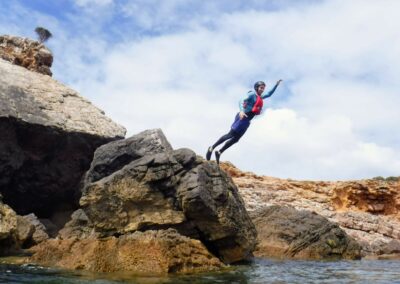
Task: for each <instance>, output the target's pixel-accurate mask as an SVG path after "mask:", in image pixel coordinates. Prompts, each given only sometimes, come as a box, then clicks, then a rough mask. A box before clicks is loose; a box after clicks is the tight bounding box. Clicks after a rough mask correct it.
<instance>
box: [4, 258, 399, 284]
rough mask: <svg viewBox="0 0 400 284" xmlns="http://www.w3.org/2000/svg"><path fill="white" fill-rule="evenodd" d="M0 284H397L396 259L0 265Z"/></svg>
mask: <svg viewBox="0 0 400 284" xmlns="http://www.w3.org/2000/svg"><path fill="white" fill-rule="evenodd" d="M0 283H54V284H55V283H98V284H100V283H102V284H103V283H107V284H108V283H146V284H156V283H177V284H179V283H190V284H197V283H199V284H203V283H302V284H305V283H363V284H366V283H400V260H360V261H294V260H272V259H271V260H270V259H255V260H254V261H252V262H251V263H247V264H242V265H235V266H231V267H230V268H229V269H227V270H226V271H223V272H216V273H203V274H196V275H186V276H169V277H150V276H149V277H135V276H134V275H129V274H126V273H125V274H124V273H107V274H106V273H88V272H82V271H78V272H77V271H65V270H60V269H54V268H44V267H40V266H35V265H11V264H0Z"/></svg>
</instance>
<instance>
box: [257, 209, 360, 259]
mask: <svg viewBox="0 0 400 284" xmlns="http://www.w3.org/2000/svg"><path fill="white" fill-rule="evenodd" d="M251 216H252V219H253V221H254V224H255V226H256V228H257V231H258V238H259V244H258V247H257V250H256V251H255V255H256V256H260V257H271V256H272V257H283V258H296V259H341V258H345V259H358V258H360V257H361V247H360V245H359V244H358V243H357V242H356V241H355V240H354V239H353V238H351V237H349V236H348V235H347V234H346V233H345V232H344V231H343V230H342V229H341V228H340V227H339V226H338V225H337V224H334V223H332V222H330V221H329V220H328V219H326V218H324V217H322V216H320V215H318V214H316V213H314V212H310V211H305V210H296V209H295V208H293V207H290V206H279V205H274V206H270V207H267V208H264V209H261V210H256V211H254V212H252V213H251Z"/></svg>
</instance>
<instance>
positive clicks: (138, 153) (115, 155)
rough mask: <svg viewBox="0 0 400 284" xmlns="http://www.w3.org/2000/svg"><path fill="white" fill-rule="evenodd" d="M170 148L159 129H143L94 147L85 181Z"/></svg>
mask: <svg viewBox="0 0 400 284" xmlns="http://www.w3.org/2000/svg"><path fill="white" fill-rule="evenodd" d="M172 150H173V149H172V146H171V145H170V144H169V142H168V140H167V138H166V137H165V136H164V133H163V132H162V131H161V129H150V130H145V131H142V132H140V133H138V134H136V135H134V136H132V137H130V138H128V139H125V140H118V141H113V142H110V143H107V144H105V145H102V146H100V147H99V148H97V149H96V152H95V153H94V157H93V160H92V163H91V165H90V169H89V170H88V172H87V174H86V180H85V183H86V184H88V183H91V182H95V181H97V180H99V179H102V178H104V177H106V176H108V175H110V174H112V173H113V172H115V171H117V170H119V169H121V168H122V167H123V166H125V165H127V164H129V163H130V162H131V161H133V160H136V159H139V158H141V157H143V156H145V155H148V154H156V153H162V152H166V151H172Z"/></svg>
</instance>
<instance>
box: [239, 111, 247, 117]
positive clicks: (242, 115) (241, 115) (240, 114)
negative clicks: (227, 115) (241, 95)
mask: <svg viewBox="0 0 400 284" xmlns="http://www.w3.org/2000/svg"><path fill="white" fill-rule="evenodd" d="M239 117H240V119H243V117H247V115H246V114H245V113H244V112H243V111H241V112H239Z"/></svg>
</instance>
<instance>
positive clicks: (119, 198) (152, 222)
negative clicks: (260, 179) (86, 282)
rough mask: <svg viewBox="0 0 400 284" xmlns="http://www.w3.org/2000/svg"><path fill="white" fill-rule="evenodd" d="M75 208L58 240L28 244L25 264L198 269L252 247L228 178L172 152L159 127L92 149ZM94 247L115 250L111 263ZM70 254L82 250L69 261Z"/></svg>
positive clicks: (252, 234)
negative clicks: (31, 254) (29, 254)
mask: <svg viewBox="0 0 400 284" xmlns="http://www.w3.org/2000/svg"><path fill="white" fill-rule="evenodd" d="M80 205H81V208H80V209H78V210H77V211H75V212H74V213H73V214H72V218H71V221H70V222H68V223H67V224H66V225H65V227H64V228H63V229H62V230H61V231H60V232H59V235H58V239H59V240H58V241H54V240H49V241H47V242H44V243H42V244H41V245H40V246H38V247H35V248H33V251H34V252H35V255H34V257H33V261H36V262H39V263H41V264H47V265H49V264H51V265H53V264H54V265H58V266H62V267H67V268H71V267H72V268H78V267H81V268H83V269H89V270H96V271H99V270H100V271H114V270H115V269H118V270H126V269H127V270H130V271H134V272H137V271H139V270H140V271H142V272H148V271H150V270H149V269H153V270H151V271H153V272H157V273H166V272H190V271H205V270H210V269H215V268H217V267H222V266H223V264H222V262H224V263H232V262H236V261H240V260H243V259H246V258H247V257H249V256H251V255H252V251H253V250H254V248H255V245H256V239H257V233H256V230H255V227H254V225H253V223H252V222H251V219H250V217H249V215H248V214H247V212H246V210H245V207H244V202H243V200H242V198H241V197H240V195H239V193H238V190H237V188H236V186H235V185H234V184H233V182H232V180H231V178H229V177H228V176H227V175H226V173H225V172H224V171H221V170H220V169H219V167H218V166H217V164H215V163H214V162H207V161H205V160H204V159H203V158H201V157H200V156H197V155H196V154H195V153H194V152H193V151H191V150H189V149H177V150H173V149H172V147H171V145H170V144H169V143H168V141H167V139H166V138H165V136H164V134H163V133H162V131H161V130H160V129H154V130H147V131H144V132H141V133H139V134H137V135H135V136H133V137H131V138H129V139H124V140H119V141H114V142H110V143H108V144H106V145H103V146H101V147H99V148H98V149H97V150H96V152H95V155H94V159H93V162H92V164H91V166H90V169H89V170H88V172H87V173H86V175H85V183H84V186H83V190H82V197H81V199H80ZM149 238H150V239H151V240H152V241H151V242H150V244H149V242H148V239H149ZM72 239H73V240H75V241H72ZM167 240H168V241H167ZM176 242H177V243H176ZM53 246H54V247H57V246H60V249H59V254H58V253H56V255H57V256H55V258H53V256H50V254H49V253H48V252H46V251H47V248H48V247H50V248H52V247H53ZM54 250H55V251H57V250H56V248H54ZM99 250H100V251H103V250H104V251H105V252H110V253H111V252H112V253H114V254H117V255H118V257H117V258H116V260H115V261H116V263H110V264H109V262H110V261H109V260H105V258H107V259H108V253H105V254H104V256H103V254H100V255H99V256H98V257H97V256H95V253H98V251H99ZM49 251H53V249H50V250H49ZM77 251H85V252H87V251H89V252H88V253H87V254H86V253H85V255H84V256H81V257H82V259H81V260H77V257H80V256H79V255H77V253H76V252H77ZM52 255H53V254H52ZM128 255H129V256H133V255H134V256H135V257H134V258H132V259H129V258H128ZM148 255H150V256H151V258H150V259H149V258H148V257H147V256H148ZM119 257H121V263H120V262H119V259H120V258H119ZM215 257H217V258H215ZM92 258H93V259H94V260H89V259H92ZM218 258H219V259H220V261H222V262H220V261H219V260H218V261H216V260H217V259H218ZM104 262H107V263H108V264H107V265H106V266H105V267H106V268H104V267H103V266H98V265H99V264H103V263H104ZM118 263H119V264H118ZM71 265H72V266H71ZM96 265H97V266H96ZM113 265H115V266H113ZM136 266H138V267H139V268H137V267H136ZM137 269H139V270H137Z"/></svg>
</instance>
